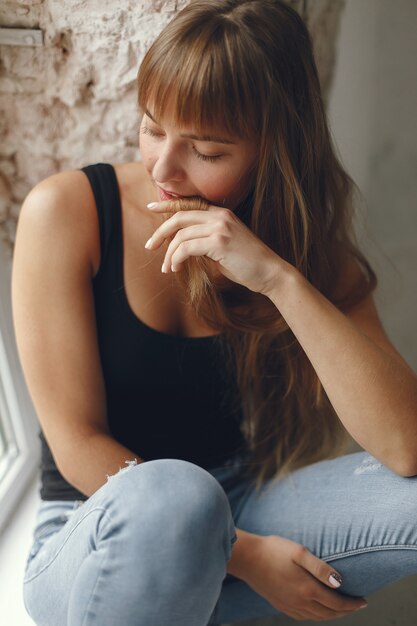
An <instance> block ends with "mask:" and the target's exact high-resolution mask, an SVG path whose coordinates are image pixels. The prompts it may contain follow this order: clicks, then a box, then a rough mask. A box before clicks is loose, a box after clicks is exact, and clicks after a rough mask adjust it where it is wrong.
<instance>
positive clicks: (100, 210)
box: [81, 163, 121, 275]
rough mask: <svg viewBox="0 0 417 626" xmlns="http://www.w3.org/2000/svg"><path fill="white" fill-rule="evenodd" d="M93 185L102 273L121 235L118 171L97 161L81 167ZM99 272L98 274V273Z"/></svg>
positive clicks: (108, 164)
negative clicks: (114, 243)
mask: <svg viewBox="0 0 417 626" xmlns="http://www.w3.org/2000/svg"><path fill="white" fill-rule="evenodd" d="M81 171H83V172H84V173H85V174H86V176H87V178H88V180H89V182H90V185H91V188H92V190H93V194H94V199H95V202H96V208H97V215H98V223H99V230H100V268H99V271H98V274H100V272H101V270H102V268H103V267H104V266H105V264H106V260H107V258H108V255H109V249H110V246H111V243H112V240H113V241H114V242H118V241H119V240H120V237H121V206H120V192H119V185H118V182H117V177H116V172H115V170H114V167H113V166H112V165H111V164H110V163H95V164H93V165H86V166H85V167H82V168H81ZM98 274H97V275H98Z"/></svg>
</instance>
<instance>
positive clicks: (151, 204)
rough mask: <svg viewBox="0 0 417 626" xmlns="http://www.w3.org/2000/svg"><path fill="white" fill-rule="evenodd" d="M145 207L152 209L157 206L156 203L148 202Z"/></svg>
mask: <svg viewBox="0 0 417 626" xmlns="http://www.w3.org/2000/svg"><path fill="white" fill-rule="evenodd" d="M146 206H147V207H148V209H153V208H154V207H156V206H158V203H157V202H150V203H149V204H147V205H146Z"/></svg>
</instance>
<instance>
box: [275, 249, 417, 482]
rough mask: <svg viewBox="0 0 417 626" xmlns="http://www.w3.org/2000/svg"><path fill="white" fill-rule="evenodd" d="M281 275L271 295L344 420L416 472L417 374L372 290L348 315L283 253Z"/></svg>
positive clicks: (371, 446) (401, 467) (406, 470)
mask: <svg viewBox="0 0 417 626" xmlns="http://www.w3.org/2000/svg"><path fill="white" fill-rule="evenodd" d="M275 275H276V277H277V279H276V283H275V286H274V288H273V290H272V292H270V293H269V297H270V299H271V301H272V302H273V303H274V304H275V305H276V307H277V308H278V309H279V310H280V311H281V313H282V315H283V317H284V318H285V320H286V321H287V323H288V325H289V327H290V328H291V330H292V331H293V333H294V334H295V336H296V337H297V339H298V341H299V342H300V344H301V346H302V348H303V349H304V351H305V353H306V355H307V356H308V358H309V360H310V361H311V363H312V365H313V367H314V369H315V371H316V372H317V375H318V377H319V378H320V380H321V382H322V384H323V387H324V389H325V391H326V393H327V395H328V397H329V399H330V402H331V403H332V405H333V407H334V409H335V411H336V413H337V415H338V416H339V418H340V420H341V421H342V423H343V424H344V426H345V428H346V429H347V430H348V431H349V433H350V434H351V435H352V437H353V438H354V439H355V440H356V441H357V442H358V443H359V444H360V445H361V446H362V447H363V448H364V449H366V450H368V451H369V452H370V453H371V454H372V455H374V456H375V457H376V458H378V459H379V460H380V461H381V462H382V463H383V464H384V465H386V466H387V467H389V468H390V469H392V470H393V471H395V472H397V473H398V474H401V475H404V476H412V475H415V474H417V376H416V375H415V374H414V372H413V371H412V370H411V368H410V367H409V366H408V365H407V363H406V362H405V361H404V360H403V358H402V357H401V356H400V354H399V353H398V352H397V351H396V349H395V348H394V346H393V345H392V344H391V343H390V341H389V339H388V338H387V336H386V334H385V332H384V329H383V327H382V325H381V322H380V320H379V318H378V314H377V311H376V308H375V305H374V303H373V300H372V298H371V297H370V296H369V297H368V298H366V300H365V301H364V302H362V303H361V304H360V305H358V306H356V307H355V308H354V309H352V311H351V312H349V313H348V314H347V315H344V314H343V313H341V312H340V311H339V310H338V309H337V308H336V307H335V306H334V305H333V304H332V303H331V302H330V301H329V300H327V299H326V298H325V297H324V296H323V295H322V294H321V293H320V292H318V291H317V290H316V289H315V288H314V287H313V286H312V285H311V284H310V283H309V282H308V281H307V280H305V279H304V278H303V277H302V276H301V275H300V274H299V273H298V272H297V271H296V270H295V269H294V268H292V267H291V266H289V265H288V264H287V263H285V261H282V259H278V261H276V267H275Z"/></svg>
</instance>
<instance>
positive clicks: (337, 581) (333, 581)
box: [329, 572, 343, 587]
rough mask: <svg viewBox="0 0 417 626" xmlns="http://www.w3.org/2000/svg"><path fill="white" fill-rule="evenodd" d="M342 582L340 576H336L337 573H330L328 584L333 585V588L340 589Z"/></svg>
mask: <svg viewBox="0 0 417 626" xmlns="http://www.w3.org/2000/svg"><path fill="white" fill-rule="evenodd" d="M342 582H343V579H342V577H341V575H340V574H338V573H337V572H332V573H331V574H330V576H329V583H330V584H331V585H333V587H340V585H341V584H342Z"/></svg>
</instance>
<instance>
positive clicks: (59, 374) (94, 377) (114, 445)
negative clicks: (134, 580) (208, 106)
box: [12, 172, 141, 496]
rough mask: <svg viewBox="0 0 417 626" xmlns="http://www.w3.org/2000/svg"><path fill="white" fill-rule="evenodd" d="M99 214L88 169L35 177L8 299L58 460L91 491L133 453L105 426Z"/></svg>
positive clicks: (74, 479)
mask: <svg viewBox="0 0 417 626" xmlns="http://www.w3.org/2000/svg"><path fill="white" fill-rule="evenodd" d="M98 237H99V233H98V223H97V216H96V210H95V206H94V201H93V198H92V193H91V189H90V188H89V184H88V181H87V179H86V178H85V176H84V174H83V173H82V172H65V173H63V174H58V175H56V176H52V177H50V178H48V179H46V180H45V181H43V182H42V183H40V184H39V185H37V186H36V187H35V188H34V189H33V190H32V192H31V193H30V194H29V195H28V197H27V198H26V200H25V202H24V204H23V207H22V209H21V214H20V217H19V223H18V229H17V236H16V245H15V252H14V259H13V275H12V305H13V319H14V326H15V333H16V340H17V345H18V350H19V355H20V360H21V363H22V368H23V372H24V375H25V378H26V382H27V386H28V389H29V392H30V394H31V397H32V400H33V403H34V406H35V409H36V412H37V415H38V418H39V421H40V423H41V426H42V428H43V431H44V434H45V437H46V439H47V441H48V444H49V446H50V448H51V451H52V454H53V456H54V458H55V461H56V463H57V467H58V469H59V470H60V472H61V473H62V475H63V476H64V477H65V478H66V480H68V482H69V483H70V484H72V485H74V486H75V487H76V488H77V489H79V490H80V491H81V492H82V493H84V494H85V495H87V496H89V495H91V494H92V493H93V492H94V491H96V490H97V489H98V488H99V487H100V486H101V485H102V484H104V483H105V482H106V475H107V474H108V475H111V474H113V473H115V472H117V470H118V469H119V467H125V460H127V459H133V458H135V457H136V459H137V461H138V462H140V461H141V459H139V458H138V457H137V455H135V453H134V452H132V451H131V450H128V449H127V448H125V447H124V446H122V445H120V444H119V443H118V442H116V441H115V440H114V439H113V438H112V437H111V435H110V433H109V429H108V425H107V415H106V398H105V388H104V381H103V375H102V371H101V364H100V360H99V350H98V343H97V333H96V326H95V314H94V301H93V293H92V286H91V280H92V277H93V274H94V271H95V266H97V265H98V263H99V258H97V255H96V257H94V254H93V251H94V250H98V252H99V243H98Z"/></svg>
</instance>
